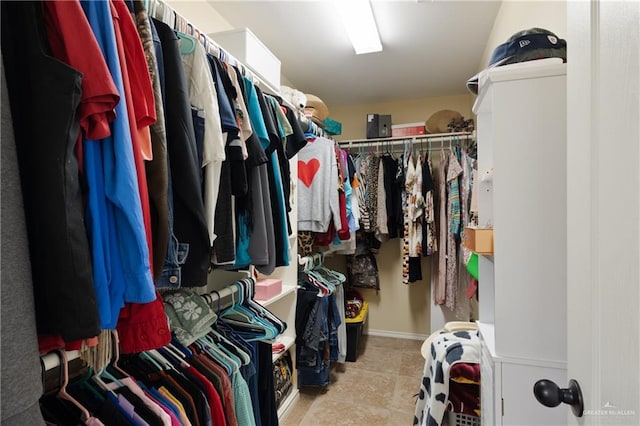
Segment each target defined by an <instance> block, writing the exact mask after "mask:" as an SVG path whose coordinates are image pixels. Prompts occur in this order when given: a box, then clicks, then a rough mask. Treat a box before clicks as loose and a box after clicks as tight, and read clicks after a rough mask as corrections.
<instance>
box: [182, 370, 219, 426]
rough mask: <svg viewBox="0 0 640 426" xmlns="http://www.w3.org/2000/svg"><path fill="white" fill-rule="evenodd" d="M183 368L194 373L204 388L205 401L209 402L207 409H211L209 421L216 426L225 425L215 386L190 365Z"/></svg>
mask: <svg viewBox="0 0 640 426" xmlns="http://www.w3.org/2000/svg"><path fill="white" fill-rule="evenodd" d="M185 369H186V370H187V371H188V372H189V373H191V374H192V375H194V376H195V377H196V378H197V379H198V380H199V381H200V383H202V386H203V387H204V388H205V390H206V395H207V401H208V402H209V409H210V411H211V423H212V424H214V425H216V426H226V424H227V421H226V420H225V418H224V407H223V406H222V400H221V399H220V395H218V392H217V391H216V388H214V387H213V385H212V384H211V382H210V381H209V379H207V378H206V377H205V376H204V375H203V374H202V373H200V372H199V371H198V370H196V369H195V368H193V367H192V366H189V367H187V368H185Z"/></svg>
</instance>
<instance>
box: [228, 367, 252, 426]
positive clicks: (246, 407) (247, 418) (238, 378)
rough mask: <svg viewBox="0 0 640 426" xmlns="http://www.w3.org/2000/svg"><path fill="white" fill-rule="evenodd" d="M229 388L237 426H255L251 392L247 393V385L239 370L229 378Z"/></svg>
mask: <svg viewBox="0 0 640 426" xmlns="http://www.w3.org/2000/svg"><path fill="white" fill-rule="evenodd" d="M231 386H232V389H233V405H234V408H235V411H236V418H237V419H238V426H255V424H256V418H255V415H254V414H253V405H252V404H251V392H249V385H248V384H247V381H246V380H245V379H244V377H242V374H240V371H239V370H236V371H235V372H234V373H233V375H232V376H231Z"/></svg>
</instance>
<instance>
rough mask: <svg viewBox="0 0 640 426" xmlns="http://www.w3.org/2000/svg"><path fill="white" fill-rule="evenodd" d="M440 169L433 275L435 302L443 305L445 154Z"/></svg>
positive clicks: (445, 256)
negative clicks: (436, 243)
mask: <svg viewBox="0 0 640 426" xmlns="http://www.w3.org/2000/svg"><path fill="white" fill-rule="evenodd" d="M440 158H441V160H440V167H439V168H438V180H437V182H438V226H439V227H440V232H439V242H438V247H439V249H440V250H439V251H438V263H437V265H438V267H437V270H438V274H437V276H436V274H432V275H433V276H434V277H435V283H433V300H434V301H435V302H436V303H437V304H439V305H442V304H443V303H444V302H445V298H446V295H445V290H446V287H445V286H446V280H447V278H446V277H447V250H446V247H447V207H446V206H447V178H446V173H445V172H446V169H447V157H445V156H444V153H443V154H442V156H441V157H440Z"/></svg>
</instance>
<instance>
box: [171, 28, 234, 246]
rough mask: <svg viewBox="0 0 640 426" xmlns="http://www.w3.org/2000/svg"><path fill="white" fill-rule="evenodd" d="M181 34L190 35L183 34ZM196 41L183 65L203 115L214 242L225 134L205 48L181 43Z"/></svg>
mask: <svg viewBox="0 0 640 426" xmlns="http://www.w3.org/2000/svg"><path fill="white" fill-rule="evenodd" d="M181 37H185V38H186V37H188V36H184V35H181ZM190 40H193V43H194V47H193V49H192V50H191V51H190V52H186V53H185V52H182V49H181V52H180V53H181V56H182V64H183V65H184V73H185V77H186V80H187V85H188V87H189V102H190V103H191V105H192V106H193V107H194V108H197V109H198V112H199V113H202V114H203V116H204V144H203V152H202V164H201V167H202V168H203V169H204V171H203V181H204V212H205V218H206V220H207V228H208V230H209V241H210V243H211V244H213V242H214V241H215V238H216V235H215V233H214V223H215V214H216V204H217V202H218V192H219V189H220V172H221V171H222V162H223V161H224V159H225V152H224V147H225V137H224V135H223V133H222V124H221V122H220V110H219V107H218V94H217V92H216V87H215V85H214V83H213V76H212V74H211V68H209V62H208V60H207V57H206V53H205V50H204V47H203V46H202V45H201V44H200V43H199V42H198V41H197V40H195V39H193V38H191V37H188V38H187V39H186V40H183V39H180V44H181V47H183V46H182V44H186V45H188V44H189V43H190V42H191V41H190Z"/></svg>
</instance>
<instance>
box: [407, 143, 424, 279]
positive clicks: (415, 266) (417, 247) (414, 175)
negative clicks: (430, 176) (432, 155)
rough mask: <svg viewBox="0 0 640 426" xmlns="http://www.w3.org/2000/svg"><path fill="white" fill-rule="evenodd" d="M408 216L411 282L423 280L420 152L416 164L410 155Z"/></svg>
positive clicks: (422, 204) (422, 212)
mask: <svg viewBox="0 0 640 426" xmlns="http://www.w3.org/2000/svg"><path fill="white" fill-rule="evenodd" d="M405 185H406V191H407V210H408V212H407V217H408V220H409V227H408V234H407V235H405V238H406V239H407V240H408V241H409V253H408V255H409V277H408V281H409V282H415V281H419V280H422V267H421V264H420V262H421V260H420V259H421V257H422V256H421V255H422V220H423V215H424V199H423V198H422V155H421V154H418V156H417V158H416V161H415V164H414V162H413V158H412V157H409V164H408V167H407V179H406V183H405Z"/></svg>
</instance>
